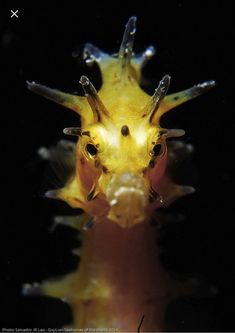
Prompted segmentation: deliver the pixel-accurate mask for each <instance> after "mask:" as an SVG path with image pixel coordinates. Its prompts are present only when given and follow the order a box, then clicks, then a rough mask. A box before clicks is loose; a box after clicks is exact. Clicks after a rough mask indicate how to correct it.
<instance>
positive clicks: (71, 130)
mask: <svg viewBox="0 0 235 333" xmlns="http://www.w3.org/2000/svg"><path fill="white" fill-rule="evenodd" d="M81 131H82V130H81V127H67V128H64V129H63V133H64V134H66V135H73V136H80V135H81Z"/></svg>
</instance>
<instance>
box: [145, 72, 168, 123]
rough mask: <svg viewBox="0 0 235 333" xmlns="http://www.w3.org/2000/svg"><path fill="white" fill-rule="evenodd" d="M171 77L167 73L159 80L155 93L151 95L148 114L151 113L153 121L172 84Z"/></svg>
mask: <svg viewBox="0 0 235 333" xmlns="http://www.w3.org/2000/svg"><path fill="white" fill-rule="evenodd" d="M170 80H171V77H170V76H169V75H165V76H164V77H163V78H162V80H161V81H160V82H159V85H158V87H157V89H156V90H155V93H154V95H153V96H152V97H151V100H150V103H149V104H148V105H147V107H146V108H147V114H149V115H150V118H149V120H150V122H152V121H153V118H154V115H155V113H156V112H157V110H158V108H159V106H160V104H161V102H162V100H163V99H164V97H165V96H166V93H167V90H168V88H169V85H170Z"/></svg>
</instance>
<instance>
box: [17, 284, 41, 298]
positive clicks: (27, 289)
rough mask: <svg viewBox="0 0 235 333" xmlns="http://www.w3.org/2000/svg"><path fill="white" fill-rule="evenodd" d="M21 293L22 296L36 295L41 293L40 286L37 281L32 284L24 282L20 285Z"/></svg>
mask: <svg viewBox="0 0 235 333" xmlns="http://www.w3.org/2000/svg"><path fill="white" fill-rule="evenodd" d="M22 294H23V295H24V296H37V295H42V294H43V291H42V287H41V285H40V284H39V283H37V282H34V283H33V284H30V283H25V284H24V285H23V287H22Z"/></svg>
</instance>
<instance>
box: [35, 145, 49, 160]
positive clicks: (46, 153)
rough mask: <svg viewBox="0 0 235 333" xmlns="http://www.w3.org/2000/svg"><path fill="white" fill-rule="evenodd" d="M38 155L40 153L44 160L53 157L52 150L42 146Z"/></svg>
mask: <svg viewBox="0 0 235 333" xmlns="http://www.w3.org/2000/svg"><path fill="white" fill-rule="evenodd" d="M38 155H39V156H40V157H41V158H42V159H43V160H50V158H51V153H50V150H49V149H47V148H46V147H40V148H39V149H38Z"/></svg>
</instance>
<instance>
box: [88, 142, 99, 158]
mask: <svg viewBox="0 0 235 333" xmlns="http://www.w3.org/2000/svg"><path fill="white" fill-rule="evenodd" d="M86 150H87V152H88V153H89V154H90V155H92V156H94V155H96V154H97V152H98V150H97V148H96V147H95V146H94V145H92V144H91V143H88V145H87V146H86Z"/></svg>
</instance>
